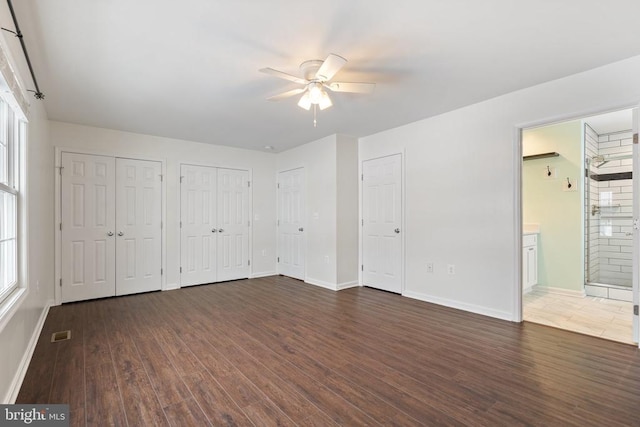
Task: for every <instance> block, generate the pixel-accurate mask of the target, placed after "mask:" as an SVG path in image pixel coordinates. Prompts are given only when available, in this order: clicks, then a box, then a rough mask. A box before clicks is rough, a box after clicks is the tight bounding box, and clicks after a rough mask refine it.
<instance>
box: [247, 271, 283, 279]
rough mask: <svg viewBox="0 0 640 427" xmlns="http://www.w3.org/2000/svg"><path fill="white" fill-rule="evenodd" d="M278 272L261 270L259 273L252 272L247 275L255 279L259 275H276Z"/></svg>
mask: <svg viewBox="0 0 640 427" xmlns="http://www.w3.org/2000/svg"><path fill="white" fill-rule="evenodd" d="M277 275H278V273H276V272H275V271H263V272H260V273H252V274H251V275H250V276H249V279H257V278H259V277H269V276H277Z"/></svg>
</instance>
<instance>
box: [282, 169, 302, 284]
mask: <svg viewBox="0 0 640 427" xmlns="http://www.w3.org/2000/svg"><path fill="white" fill-rule="evenodd" d="M304 218H305V172H304V168H299V169H293V170H290V171H285V172H280V173H279V176H278V273H279V274H282V275H285V276H289V277H294V278H296V279H300V280H304V274H305V273H304V271H305V270H304V269H305V251H306V243H305V234H304Z"/></svg>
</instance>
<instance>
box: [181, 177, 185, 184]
mask: <svg viewBox="0 0 640 427" xmlns="http://www.w3.org/2000/svg"><path fill="white" fill-rule="evenodd" d="M182 178H184V176H181V177H180V184H182Z"/></svg>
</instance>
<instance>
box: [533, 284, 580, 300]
mask: <svg viewBox="0 0 640 427" xmlns="http://www.w3.org/2000/svg"><path fill="white" fill-rule="evenodd" d="M531 290H532V291H535V292H543V293H545V294H556V295H565V296H568V297H577V298H583V297H585V296H586V295H587V294H586V292H585V291H584V289H582V290H579V291H576V290H573V289H564V288H556V287H553V286H541V285H534V286H533V287H532V289H531Z"/></svg>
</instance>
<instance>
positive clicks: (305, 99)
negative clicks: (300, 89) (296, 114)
mask: <svg viewBox="0 0 640 427" xmlns="http://www.w3.org/2000/svg"><path fill="white" fill-rule="evenodd" d="M298 106H299V107H300V108H304V109H305V110H307V111H309V109H310V108H311V99H310V97H309V92H308V91H307V92H305V93H304V95H302V97H301V98H300V101H298Z"/></svg>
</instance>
